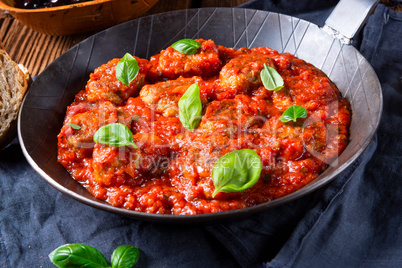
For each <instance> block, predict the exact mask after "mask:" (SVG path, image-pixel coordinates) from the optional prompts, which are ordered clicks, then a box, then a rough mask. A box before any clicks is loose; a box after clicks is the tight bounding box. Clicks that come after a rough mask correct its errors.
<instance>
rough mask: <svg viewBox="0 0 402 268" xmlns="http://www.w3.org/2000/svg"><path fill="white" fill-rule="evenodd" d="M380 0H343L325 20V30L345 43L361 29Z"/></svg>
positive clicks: (350, 40) (349, 42)
mask: <svg viewBox="0 0 402 268" xmlns="http://www.w3.org/2000/svg"><path fill="white" fill-rule="evenodd" d="M378 2H379V0H341V1H339V3H338V4H337V5H336V7H335V9H334V10H333V11H332V13H331V15H329V17H328V18H327V20H326V21H325V25H324V27H323V30H324V31H325V32H327V33H329V34H331V35H332V36H334V37H335V38H338V39H340V40H341V41H342V42H343V43H345V44H351V43H352V40H353V37H354V36H355V35H356V34H357V33H358V32H359V31H360V30H361V28H362V27H363V25H364V23H365V22H366V20H367V19H368V17H369V15H370V13H371V12H372V11H373V10H374V8H375V7H376V6H377V4H378Z"/></svg>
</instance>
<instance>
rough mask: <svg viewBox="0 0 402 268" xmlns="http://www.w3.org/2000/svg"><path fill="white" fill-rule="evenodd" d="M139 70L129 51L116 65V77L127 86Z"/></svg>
mask: <svg viewBox="0 0 402 268" xmlns="http://www.w3.org/2000/svg"><path fill="white" fill-rule="evenodd" d="M139 70H140V67H139V66H138V62H137V60H136V59H135V58H134V57H133V56H131V54H130V53H126V54H125V55H124V56H123V58H122V59H121V60H120V61H119V62H118V63H117V65H116V78H117V79H118V80H119V81H120V82H121V83H122V84H124V85H126V86H129V85H130V83H131V82H132V81H133V80H134V79H135V77H136V76H137V75H138V72H139Z"/></svg>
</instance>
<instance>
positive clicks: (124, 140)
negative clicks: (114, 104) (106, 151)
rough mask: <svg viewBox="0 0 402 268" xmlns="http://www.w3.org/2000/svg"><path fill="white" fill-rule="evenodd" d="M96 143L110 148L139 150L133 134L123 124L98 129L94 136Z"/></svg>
mask: <svg viewBox="0 0 402 268" xmlns="http://www.w3.org/2000/svg"><path fill="white" fill-rule="evenodd" d="M94 142H98V143H102V144H106V145H109V146H115V147H120V146H129V145H131V146H133V147H134V148H138V147H137V145H135V143H134V142H133V133H132V132H131V131H130V129H129V128H128V127H127V126H126V125H123V124H121V123H112V124H108V125H105V126H103V127H101V128H100V129H98V131H96V133H95V135H94Z"/></svg>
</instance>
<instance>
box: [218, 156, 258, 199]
mask: <svg viewBox="0 0 402 268" xmlns="http://www.w3.org/2000/svg"><path fill="white" fill-rule="evenodd" d="M261 170H262V164H261V159H260V157H259V156H258V154H257V153H256V152H254V151H253V150H251V149H241V150H236V151H232V152H230V153H227V154H225V155H224V156H222V157H221V158H219V159H218V160H217V161H216V162H215V165H214V167H213V168H212V181H213V182H214V186H215V191H214V192H213V194H212V197H215V195H216V194H217V193H218V192H225V193H229V192H239V191H243V190H246V189H248V188H250V187H252V186H253V185H254V184H255V183H256V182H257V181H258V179H259V178H260V175H261Z"/></svg>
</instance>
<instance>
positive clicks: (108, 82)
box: [86, 57, 151, 105]
mask: <svg viewBox="0 0 402 268" xmlns="http://www.w3.org/2000/svg"><path fill="white" fill-rule="evenodd" d="M134 58H135V59H136V60H137V62H138V66H139V72H138V75H137V77H136V78H135V79H134V80H133V81H132V82H131V84H130V85H129V86H126V85H124V84H122V83H121V82H120V81H119V80H118V79H117V78H116V65H117V63H118V62H119V61H120V59H113V60H111V61H109V62H108V63H106V64H104V65H102V66H100V67H98V68H97V69H95V71H94V73H92V74H91V75H90V79H89V81H88V83H87V85H86V93H87V99H88V100H89V101H92V102H95V101H98V100H99V101H105V100H107V101H110V102H112V103H113V104H115V105H122V104H124V103H125V102H126V101H127V100H128V98H129V97H135V96H137V95H138V92H139V90H140V89H141V87H142V86H143V85H144V81H145V76H146V74H147V72H148V70H149V68H150V67H151V65H150V64H149V62H148V60H145V59H140V58H137V57H134Z"/></svg>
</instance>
